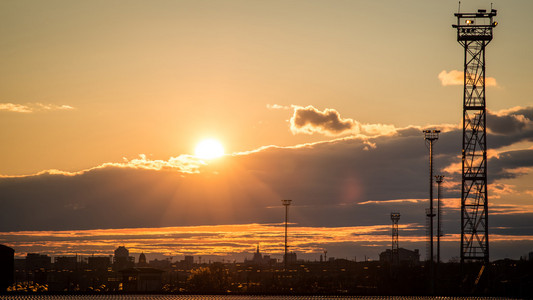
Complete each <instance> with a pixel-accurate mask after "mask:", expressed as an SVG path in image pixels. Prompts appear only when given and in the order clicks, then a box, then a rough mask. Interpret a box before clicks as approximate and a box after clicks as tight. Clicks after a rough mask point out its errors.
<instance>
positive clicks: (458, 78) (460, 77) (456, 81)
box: [438, 70, 498, 86]
mask: <svg viewBox="0 0 533 300" xmlns="http://www.w3.org/2000/svg"><path fill="white" fill-rule="evenodd" d="M438 77H439V80H440V82H441V84H442V85H443V86H449V85H463V84H464V72H462V71H458V70H451V71H449V72H446V70H443V71H442V72H440V73H439V75H438ZM485 86H498V83H497V82H496V79H495V78H494V77H485Z"/></svg>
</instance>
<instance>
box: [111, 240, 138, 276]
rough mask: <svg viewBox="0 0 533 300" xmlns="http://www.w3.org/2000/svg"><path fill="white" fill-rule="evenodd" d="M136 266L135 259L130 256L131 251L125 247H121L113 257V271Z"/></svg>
mask: <svg viewBox="0 0 533 300" xmlns="http://www.w3.org/2000/svg"><path fill="white" fill-rule="evenodd" d="M134 266H135V258H134V257H132V256H130V251H129V250H128V249H126V247H124V246H119V247H118V248H117V249H116V250H115V256H114V257H113V270H114V271H120V270H122V269H126V268H133V267H134Z"/></svg>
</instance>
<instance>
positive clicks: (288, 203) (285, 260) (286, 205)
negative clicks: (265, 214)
mask: <svg viewBox="0 0 533 300" xmlns="http://www.w3.org/2000/svg"><path fill="white" fill-rule="evenodd" d="M291 202H292V200H281V203H282V204H283V206H285V256H284V257H283V260H284V262H285V270H287V249H288V248H289V246H288V245H287V227H288V220H289V205H291Z"/></svg>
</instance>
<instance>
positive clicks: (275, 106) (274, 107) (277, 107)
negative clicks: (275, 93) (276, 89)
mask: <svg viewBox="0 0 533 300" xmlns="http://www.w3.org/2000/svg"><path fill="white" fill-rule="evenodd" d="M267 108H268V109H270V110H289V109H291V108H292V107H291V106H290V105H289V106H287V105H279V104H267Z"/></svg>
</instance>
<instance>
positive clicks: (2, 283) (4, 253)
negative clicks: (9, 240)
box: [0, 245, 15, 292]
mask: <svg viewBox="0 0 533 300" xmlns="http://www.w3.org/2000/svg"><path fill="white" fill-rule="evenodd" d="M0 266H1V267H0V292H4V291H6V289H7V288H8V287H9V286H10V285H12V284H13V281H14V278H13V276H14V272H15V270H14V268H15V250H13V248H10V247H8V246H4V245H0Z"/></svg>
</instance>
